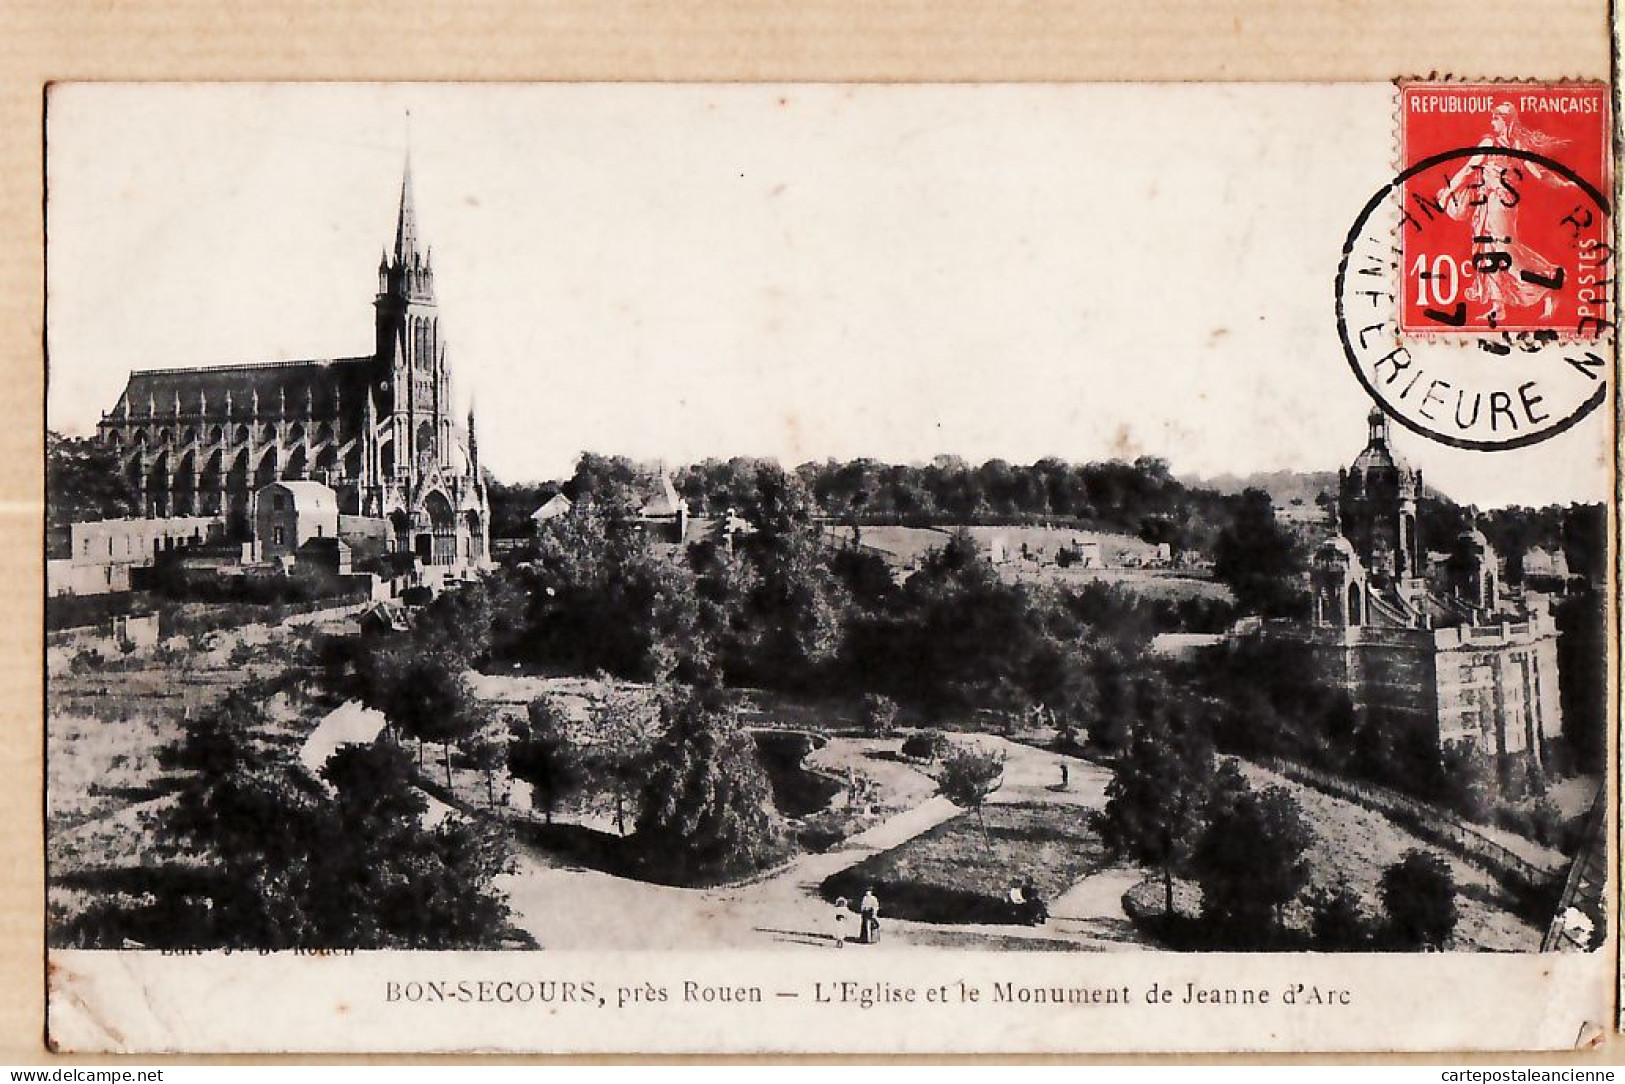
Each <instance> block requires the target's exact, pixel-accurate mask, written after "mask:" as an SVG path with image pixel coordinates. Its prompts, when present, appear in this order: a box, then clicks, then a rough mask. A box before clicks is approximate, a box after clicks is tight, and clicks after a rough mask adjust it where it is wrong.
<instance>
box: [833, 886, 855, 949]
mask: <svg viewBox="0 0 1625 1084" xmlns="http://www.w3.org/2000/svg"><path fill="white" fill-rule="evenodd" d="M849 914H851V911H849V910H848V909H847V906H846V897H845V896H840V897H838V898H837V899H836V900H835V914H834V915H832V916H830V918H831V921H830V931H829V936H830V938H831V940H833V941H834V942H835V947H836V948H845V947H846V919H847V916H848V915H849Z"/></svg>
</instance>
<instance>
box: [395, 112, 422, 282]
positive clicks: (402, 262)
mask: <svg viewBox="0 0 1625 1084" xmlns="http://www.w3.org/2000/svg"><path fill="white" fill-rule="evenodd" d="M408 116H410V114H408ZM417 252H418V223H417V210H416V208H415V207H414V206H413V203H412V149H411V147H410V146H408V147H407V150H406V168H405V170H404V171H403V173H402V174H401V208H400V211H399V212H398V213H397V215H396V218H395V263H396V265H397V266H399V267H411V266H412V265H413V263H414V262H416V259H417Z"/></svg>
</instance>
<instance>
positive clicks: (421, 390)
mask: <svg viewBox="0 0 1625 1084" xmlns="http://www.w3.org/2000/svg"><path fill="white" fill-rule="evenodd" d="M373 305H374V308H375V309H376V313H377V315H376V325H377V357H378V366H379V370H380V374H381V377H382V379H383V380H384V381H386V383H385V394H384V402H383V404H382V407H383V414H384V418H385V419H386V421H387V423H388V439H389V443H390V447H391V448H392V449H393V451H394V454H393V455H392V456H390V457H389V459H390V461H389V462H386V463H385V464H383V473H384V474H385V476H386V477H387V478H389V479H403V480H408V481H415V480H416V479H418V478H420V477H421V476H422V475H424V474H425V473H427V472H428V471H429V470H430V469H432V468H433V467H435V466H439V465H443V464H445V463H446V462H448V455H449V451H450V447H451V441H452V424H451V411H450V392H451V388H450V378H449V375H448V373H447V371H446V345H445V341H444V339H442V338H441V334H440V313H439V308H438V306H437V305H436V303H435V295H434V263H433V258H432V252H431V251H430V250H420V248H419V245H418V227H417V211H416V208H415V207H414V205H413V199H412V160H411V157H410V155H408V157H407V160H406V166H405V170H404V172H403V175H402V177H401V201H400V210H399V211H398V213H397V215H396V220H395V251H394V253H393V254H390V253H388V252H386V253H384V254H383V256H382V257H381V258H380V259H379V261H378V297H377V300H376V301H374V303H373Z"/></svg>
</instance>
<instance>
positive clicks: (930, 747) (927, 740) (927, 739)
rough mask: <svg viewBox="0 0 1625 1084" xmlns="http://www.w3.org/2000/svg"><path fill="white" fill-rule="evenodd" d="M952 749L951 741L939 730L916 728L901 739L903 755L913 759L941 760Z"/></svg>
mask: <svg viewBox="0 0 1625 1084" xmlns="http://www.w3.org/2000/svg"><path fill="white" fill-rule="evenodd" d="M952 750H953V743H952V742H950V741H949V740H948V736H947V735H946V734H944V733H943V732H942V731H940V730H916V731H915V732H914V733H912V734H910V735H909V736H908V737H907V738H905V739H903V755H904V756H905V757H909V758H910V759H913V760H923V761H927V762H930V761H936V760H941V759H942V758H943V757H946V756H947V755H948V754H949V753H950V752H951V751H952Z"/></svg>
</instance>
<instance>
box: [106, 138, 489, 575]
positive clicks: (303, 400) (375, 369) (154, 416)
mask: <svg viewBox="0 0 1625 1084" xmlns="http://www.w3.org/2000/svg"><path fill="white" fill-rule="evenodd" d="M434 286H435V283H434V265H433V262H432V260H431V258H430V251H429V250H428V249H427V248H425V247H422V246H420V244H419V239H418V228H417V214H416V209H415V207H414V205H413V197H412V165H411V161H410V159H409V160H408V161H407V164H406V169H405V173H404V176H403V177H402V180H401V192H400V207H399V210H398V212H397V216H396V223H395V245H394V252H393V253H389V252H387V251H386V252H385V254H384V255H383V257H382V258H381V259H380V261H379V264H378V294H377V297H376V298H375V299H374V301H373V308H374V310H375V313H374V320H375V325H376V335H375V339H374V342H375V348H374V352H373V353H372V354H371V355H368V356H365V357H349V358H332V359H315V360H309V361H278V362H265V363H259V364H246V365H211V366H204V367H201V368H191V369H144V370H137V371H135V372H132V373H131V374H130V377H129V382H128V383H127V384H126V386H125V389H124V393H123V394H122V395H121V396H120V397H119V400H118V403H117V404H116V405H115V406H114V407H113V409H112V411H110V412H108V413H106V414H104V415H103V416H102V420H101V422H100V423H99V425H98V426H97V436H98V438H99V439H100V440H101V441H102V443H103V444H105V445H106V446H107V447H109V448H111V449H112V450H114V451H115V452H116V453H117V455H118V457H119V461H120V463H121V466H122V470H123V472H124V477H125V479H126V482H127V484H128V486H129V488H130V491H131V494H132V496H133V497H134V498H135V500H136V504H137V507H138V508H139V509H140V510H141V514H142V515H144V516H146V517H149V518H159V517H170V516H218V517H220V518H221V519H223V520H224V522H225V524H226V529H227V531H228V533H229V534H231V535H232V536H233V537H237V538H246V537H247V536H248V532H249V530H250V527H251V522H252V511H253V510H252V507H251V505H252V501H253V495H254V494H255V493H256V492H258V491H259V490H260V489H261V488H263V487H264V486H266V485H268V484H270V483H272V482H277V481H292V480H300V481H314V482H320V483H322V484H324V485H326V486H328V487H330V488H331V489H332V490H333V492H334V494H335V495H336V497H337V501H338V506H339V510H340V512H341V513H343V514H344V515H345V516H346V517H365V518H367V519H372V520H374V521H379V520H381V521H383V522H384V523H386V524H387V528H385V531H384V533H385V534H386V535H387V536H388V537H390V538H391V539H392V541H393V548H394V549H396V550H397V551H402V552H409V553H412V554H414V555H416V556H417V557H418V558H420V559H421V560H422V561H423V563H424V564H425V565H442V566H444V565H470V564H478V563H482V562H483V561H484V560H485V559H486V555H487V553H488V552H489V536H490V515H489V510H488V507H487V503H486V492H485V484H484V482H483V480H482V478H481V475H480V465H479V451H478V446H477V444H476V441H475V436H474V414H473V411H472V410H470V411H469V414H468V423H467V426H466V428H465V427H464V426H462V425H459V424H458V423H457V421H456V420H455V419H454V417H453V408H452V397H451V369H450V366H449V364H448V361H447V351H446V340H445V336H444V334H443V332H442V330H441V323H440V313H439V309H438V306H437V305H436V303H435V288H434Z"/></svg>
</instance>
